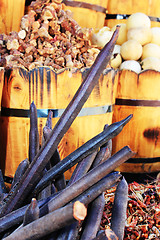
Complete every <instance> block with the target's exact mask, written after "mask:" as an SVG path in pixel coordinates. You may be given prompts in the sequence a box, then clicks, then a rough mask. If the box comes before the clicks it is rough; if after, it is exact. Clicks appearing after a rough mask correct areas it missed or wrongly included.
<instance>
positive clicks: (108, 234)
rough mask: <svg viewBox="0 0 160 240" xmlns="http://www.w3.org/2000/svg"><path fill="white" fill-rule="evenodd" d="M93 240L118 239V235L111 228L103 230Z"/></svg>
mask: <svg viewBox="0 0 160 240" xmlns="http://www.w3.org/2000/svg"><path fill="white" fill-rule="evenodd" d="M92 240H118V237H117V236H116V234H115V233H114V232H113V231H112V230H111V229H106V230H103V231H102V232H101V233H99V234H98V236H97V237H95V238H94V239H92Z"/></svg>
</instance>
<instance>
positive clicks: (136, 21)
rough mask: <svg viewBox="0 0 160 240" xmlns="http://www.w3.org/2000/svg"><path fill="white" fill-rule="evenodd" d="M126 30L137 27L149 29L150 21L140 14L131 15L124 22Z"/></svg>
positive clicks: (143, 14)
mask: <svg viewBox="0 0 160 240" xmlns="http://www.w3.org/2000/svg"><path fill="white" fill-rule="evenodd" d="M126 25H127V29H130V28H137V27H148V28H150V27H151V20H150V18H149V17H148V16H147V15H146V14H145V13H141V12H137V13H133V14H131V15H130V16H129V17H128V19H127V21H126Z"/></svg>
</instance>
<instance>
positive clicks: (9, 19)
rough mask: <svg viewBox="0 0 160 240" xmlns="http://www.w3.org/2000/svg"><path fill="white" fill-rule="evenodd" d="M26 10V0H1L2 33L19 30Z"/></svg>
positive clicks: (0, 18) (0, 20)
mask: <svg viewBox="0 0 160 240" xmlns="http://www.w3.org/2000/svg"><path fill="white" fill-rule="evenodd" d="M24 10H25V0H1V1H0V33H5V34H9V33H10V32H11V31H16V32H18V31H19V30H20V22H21V18H22V17H23V15H24Z"/></svg>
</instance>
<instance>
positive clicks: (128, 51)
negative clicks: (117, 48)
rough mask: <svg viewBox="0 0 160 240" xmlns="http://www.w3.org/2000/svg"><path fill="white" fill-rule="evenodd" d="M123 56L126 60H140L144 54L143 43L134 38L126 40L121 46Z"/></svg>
mask: <svg viewBox="0 0 160 240" xmlns="http://www.w3.org/2000/svg"><path fill="white" fill-rule="evenodd" d="M121 56H122V58H123V59H124V60H138V59H139V58H140V57H141V56H142V45H141V44H140V43H139V42H137V41H136V40H134V39H130V40H128V41H126V42H124V43H123V44H122V46H121Z"/></svg>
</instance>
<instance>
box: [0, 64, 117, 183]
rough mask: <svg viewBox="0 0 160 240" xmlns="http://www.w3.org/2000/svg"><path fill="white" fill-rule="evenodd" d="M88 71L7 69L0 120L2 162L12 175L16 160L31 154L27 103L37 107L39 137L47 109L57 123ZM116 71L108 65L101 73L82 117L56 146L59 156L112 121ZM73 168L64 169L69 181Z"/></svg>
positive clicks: (78, 118) (62, 155)
mask: <svg viewBox="0 0 160 240" xmlns="http://www.w3.org/2000/svg"><path fill="white" fill-rule="evenodd" d="M87 71H88V69H83V71H82V70H78V69H72V70H69V69H65V70H63V71H61V72H59V73H55V72H54V71H53V70H52V69H51V68H49V67H39V68H35V69H33V70H31V71H29V72H28V71H26V70H24V69H21V68H20V69H19V68H14V69H12V70H6V71H5V78H4V88H3V94H2V116H1V118H0V128H1V129H0V131H1V135H0V152H1V155H0V164H1V168H2V169H3V170H4V172H5V175H6V176H9V177H12V176H13V175H14V173H15V170H16V168H17V166H18V164H19V163H20V162H21V161H22V160H23V159H25V158H26V157H28V148H29V124H30V120H29V107H30V103H31V102H32V101H34V103H35V104H36V107H37V114H38V127H39V134H40V141H41V139H42V130H43V127H44V126H45V124H46V119H47V115H48V111H49V110H50V109H51V110H52V111H53V127H54V125H55V123H56V122H57V120H58V119H59V117H60V115H61V114H62V112H63V111H64V109H65V108H66V107H67V105H68V104H69V102H70V101H71V99H72V97H73V96H74V94H75V92H76V91H77V89H78V87H79V86H80V84H81V82H82V81H83V78H84V76H85V74H86V73H87ZM117 82H118V74H117V72H116V71H115V70H113V69H108V70H106V72H105V73H104V74H103V75H102V76H101V77H100V79H99V81H98V84H97V85H96V86H95V88H94V89H93V91H92V93H91V95H90V97H89V98H88V100H87V102H86V103H85V105H84V107H83V109H82V110H81V112H80V114H79V115H78V117H77V118H76V119H75V121H74V122H73V124H72V126H71V127H70V129H69V130H68V132H67V133H66V134H65V135H64V137H63V139H62V140H61V142H60V144H59V146H58V148H59V152H60V156H61V159H63V158H64V157H66V156H67V155H68V154H70V153H71V152H73V151H74V150H75V149H77V148H78V147H79V146H81V145H82V144H83V143H85V142H86V141H88V140H89V139H91V138H92V137H94V136H95V135H96V134H98V133H100V132H101V131H102V130H103V127H104V125H105V124H111V123H112V115H113V105H114V103H115V94H116V90H117ZM73 169H74V167H73V168H72V169H71V170H68V171H67V172H66V173H65V177H66V179H69V178H70V176H71V174H72V172H73Z"/></svg>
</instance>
